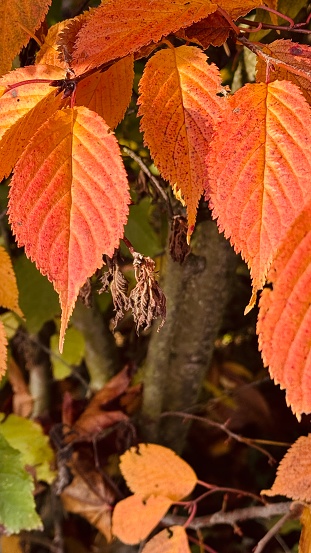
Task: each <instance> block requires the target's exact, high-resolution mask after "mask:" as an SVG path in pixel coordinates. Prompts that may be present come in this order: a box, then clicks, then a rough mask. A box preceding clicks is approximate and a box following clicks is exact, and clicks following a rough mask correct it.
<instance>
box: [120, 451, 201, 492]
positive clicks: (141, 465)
mask: <svg viewBox="0 0 311 553" xmlns="http://www.w3.org/2000/svg"><path fill="white" fill-rule="evenodd" d="M120 469H121V472H122V474H123V476H124V478H125V480H126V483H127V485H128V487H129V488H130V490H131V491H132V492H134V493H138V494H140V495H141V496H142V497H144V498H146V497H148V496H150V495H155V496H161V497H162V496H165V497H168V498H169V499H170V500H172V501H179V500H180V499H182V498H183V497H186V496H187V495H189V494H190V493H191V492H192V490H193V488H194V487H195V485H196V483H197V477H196V474H195V472H194V471H193V470H192V468H191V467H190V466H189V465H188V463H186V462H185V461H184V460H183V459H181V458H180V457H178V455H176V453H175V452H174V451H172V450H171V449H168V448H167V447H162V446H160V445H156V444H139V445H138V446H137V447H132V448H131V449H129V450H128V451H126V452H125V453H124V455H122V457H121V463H120Z"/></svg>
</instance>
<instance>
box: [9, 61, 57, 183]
mask: <svg viewBox="0 0 311 553" xmlns="http://www.w3.org/2000/svg"><path fill="white" fill-rule="evenodd" d="M64 76H65V72H64V70H63V69H60V68H57V67H51V66H46V65H38V66H30V67H24V68H22V69H16V71H11V72H10V73H8V74H7V75H4V76H3V77H2V78H1V79H0V89H1V87H2V86H3V87H6V90H7V87H9V86H10V85H14V84H16V83H19V82H23V83H24V84H23V85H21V86H18V87H17V88H13V89H11V90H8V91H7V92H5V94H3V95H2V97H1V98H0V180H2V179H3V178H4V177H8V176H9V174H10V173H11V171H12V169H13V167H14V165H15V163H16V162H17V160H18V158H19V157H20V155H21V154H22V153H23V151H24V150H25V148H26V146H27V144H28V142H29V141H30V139H31V138H32V137H33V135H34V133H35V132H36V131H37V130H38V128H39V127H40V125H42V123H44V122H45V121H46V120H47V119H48V118H49V117H50V116H51V115H52V114H53V113H54V112H55V111H56V110H57V109H58V108H59V107H60V106H61V104H62V103H63V100H62V98H61V95H58V96H55V88H52V87H51V86H50V85H49V83H46V82H39V83H38V82H35V83H34V82H30V83H29V84H27V81H32V80H34V79H50V80H51V81H53V80H54V79H62V78H64ZM25 81H26V82H25Z"/></svg>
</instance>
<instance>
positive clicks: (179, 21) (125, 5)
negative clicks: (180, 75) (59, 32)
mask: <svg viewBox="0 0 311 553" xmlns="http://www.w3.org/2000/svg"><path fill="white" fill-rule="evenodd" d="M216 7H217V6H216V5H215V4H213V3H212V2H211V1H210V0H196V1H193V0H190V1H189V2H185V0H176V1H174V2H172V1H171V0H154V1H153V2H151V3H149V4H148V3H146V1H145V0H137V1H136V2H132V1H131V0H113V1H112V0H110V1H108V2H104V3H103V4H102V5H101V6H100V7H99V8H97V9H94V10H93V12H91V14H90V17H89V19H88V21H87V22H86V24H85V25H84V26H83V28H82V29H81V31H80V32H79V33H78V37H77V41H76V45H75V51H74V53H73V62H74V63H73V68H74V69H75V71H76V73H81V72H83V71H85V70H86V69H89V68H91V67H99V66H100V65H102V64H103V63H105V62H107V61H110V60H115V59H118V58H122V57H124V56H126V55H128V54H131V53H133V52H136V51H137V50H139V49H140V48H141V47H142V46H146V45H147V44H149V43H150V42H158V41H159V40H160V39H161V38H162V37H163V36H166V35H168V34H169V33H172V32H175V31H177V30H178V29H180V28H181V27H185V26H187V25H191V23H193V22H194V21H199V20H200V19H203V17H206V16H207V15H209V14H210V13H212V12H214V11H215V10H216Z"/></svg>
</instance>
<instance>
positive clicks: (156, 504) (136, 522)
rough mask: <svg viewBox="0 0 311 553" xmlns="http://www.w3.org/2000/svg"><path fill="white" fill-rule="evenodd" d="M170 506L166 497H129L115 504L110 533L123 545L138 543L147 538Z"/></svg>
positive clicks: (170, 502) (170, 503)
mask: <svg viewBox="0 0 311 553" xmlns="http://www.w3.org/2000/svg"><path fill="white" fill-rule="evenodd" d="M171 505H172V501H170V500H169V499H168V498H167V497H161V496H157V497H155V496H153V495H152V496H151V497H149V498H148V499H146V500H144V499H143V497H142V496H140V495H136V494H135V495H131V496H130V497H127V498H126V499H123V500H122V501H119V503H117V504H116V506H115V509H114V511H113V515H112V533H113V535H114V536H116V537H117V538H119V540H121V541H122V542H123V543H127V544H129V545H134V544H135V543H139V542H140V541H142V540H144V539H146V538H147V536H149V534H150V532H151V531H152V530H153V529H154V528H155V527H156V526H157V525H158V523H159V522H160V520H161V518H162V517H164V515H165V513H166V512H167V511H168V509H169V508H170V506H171Z"/></svg>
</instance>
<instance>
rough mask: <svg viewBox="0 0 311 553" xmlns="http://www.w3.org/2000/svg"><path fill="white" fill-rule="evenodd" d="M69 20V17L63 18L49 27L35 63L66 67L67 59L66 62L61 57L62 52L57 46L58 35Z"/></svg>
mask: <svg viewBox="0 0 311 553" xmlns="http://www.w3.org/2000/svg"><path fill="white" fill-rule="evenodd" d="M70 21H71V19H64V21H59V22H58V23H55V25H52V27H50V28H49V30H48V33H47V35H46V37H45V41H44V43H43V44H42V46H41V48H40V50H39V52H38V53H37V56H36V63H37V64H40V65H42V64H44V65H53V66H54V67H61V68H63V69H67V67H68V61H69V60H68V61H67V62H66V61H65V60H64V59H62V58H63V56H62V52H61V51H60V50H58V49H57V48H58V41H59V35H60V33H61V32H62V31H63V30H64V28H65V27H66V26H67V25H68V23H69V22H70Z"/></svg>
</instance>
